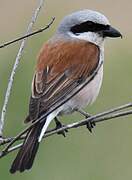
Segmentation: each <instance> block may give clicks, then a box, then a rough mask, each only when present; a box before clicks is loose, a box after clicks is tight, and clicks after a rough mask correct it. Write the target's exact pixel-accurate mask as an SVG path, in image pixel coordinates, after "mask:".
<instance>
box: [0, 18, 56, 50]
mask: <svg viewBox="0 0 132 180" xmlns="http://www.w3.org/2000/svg"><path fill="white" fill-rule="evenodd" d="M54 20H55V17H53V18H52V20H51V21H50V22H49V23H48V24H47V25H46V26H45V27H44V28H41V29H39V30H37V31H34V32H31V33H29V34H27V35H24V36H22V37H19V38H16V39H14V40H11V41H9V42H6V43H4V44H2V45H0V48H4V47H6V46H9V45H11V44H13V43H16V42H18V41H20V40H22V39H25V38H28V37H31V36H33V35H36V34H38V33H41V32H43V31H45V30H46V29H48V28H49V27H50V26H51V25H52V24H53V22H54Z"/></svg>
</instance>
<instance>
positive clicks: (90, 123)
mask: <svg viewBox="0 0 132 180" xmlns="http://www.w3.org/2000/svg"><path fill="white" fill-rule="evenodd" d="M95 126H96V124H95V122H94V121H92V120H89V121H88V122H87V123H86V127H87V129H88V130H89V132H90V133H92V129H93V128H94V127H95Z"/></svg>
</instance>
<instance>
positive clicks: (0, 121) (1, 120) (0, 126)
mask: <svg viewBox="0 0 132 180" xmlns="http://www.w3.org/2000/svg"><path fill="white" fill-rule="evenodd" d="M43 3H44V0H40V1H39V4H38V6H37V8H36V9H35V11H34V13H33V16H32V19H31V22H30V23H29V25H28V28H27V32H26V35H27V34H29V33H30V32H31V30H32V27H33V25H34V23H35V21H36V19H37V17H38V14H39V11H40V9H41V7H42V6H43ZM26 41H27V39H23V41H22V43H21V45H20V48H19V51H18V54H17V56H16V60H15V63H14V66H13V69H12V72H11V75H10V78H9V82H8V87H7V90H6V94H5V99H4V104H3V107H2V112H1V118H0V136H2V134H3V126H4V121H5V115H6V110H7V105H8V101H9V97H10V94H11V89H12V86H13V81H14V76H15V73H16V70H17V67H18V65H19V62H20V59H21V56H22V52H23V49H24V47H25V44H26Z"/></svg>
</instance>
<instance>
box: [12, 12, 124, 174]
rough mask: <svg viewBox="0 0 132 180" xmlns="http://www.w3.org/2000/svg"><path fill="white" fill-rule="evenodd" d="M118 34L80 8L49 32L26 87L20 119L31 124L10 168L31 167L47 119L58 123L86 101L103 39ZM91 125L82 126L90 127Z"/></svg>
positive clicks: (97, 78)
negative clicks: (27, 96) (26, 100)
mask: <svg viewBox="0 0 132 180" xmlns="http://www.w3.org/2000/svg"><path fill="white" fill-rule="evenodd" d="M107 37H110V38H118V37H122V34H121V33H120V32H119V31H118V30H117V29H115V28H113V27H112V26H111V24H110V22H109V20H108V19H107V17H106V16H105V15H103V14H102V13H100V12H97V11H93V10H89V9H84V10H78V11H75V12H72V13H71V14H69V15H67V16H65V17H64V18H63V19H62V21H61V22H60V24H59V25H58V27H57V30H56V31H55V33H54V35H53V36H52V37H51V38H50V39H49V40H48V41H47V42H45V43H44V45H43V46H42V48H41V50H40V52H39V55H38V57H37V65H36V68H35V73H34V75H33V80H32V85H31V96H30V102H29V115H28V116H27V117H26V119H25V123H33V122H35V121H37V119H38V118H41V117H42V116H43V117H44V118H42V119H41V121H39V122H37V123H36V124H35V126H33V127H32V128H31V129H29V131H28V132H27V134H26V137H25V139H24V141H23V144H22V147H21V148H20V150H19V151H18V154H17V156H16V158H15V160H14V161H13V163H12V165H11V168H10V172H11V173H15V172H16V171H20V172H23V171H25V170H29V169H31V168H32V165H33V162H34V159H35V156H36V153H37V151H38V148H39V144H40V142H41V140H42V138H43V136H44V134H45V132H46V130H47V128H48V126H49V124H50V123H51V121H53V120H55V122H56V128H58V127H61V126H63V125H62V124H61V122H60V121H59V118H58V117H59V116H63V115H64V114H67V115H68V114H71V113H73V112H79V113H81V114H83V115H85V116H86V117H88V116H89V114H88V113H85V112H84V111H83V108H84V107H86V106H87V105H90V104H92V103H93V102H94V101H95V100H96V98H97V96H98V94H99V91H100V88H101V84H102V79H103V62H104V41H105V39H106V38H107ZM94 125H95V124H94V123H92V121H91V122H89V123H88V124H87V128H88V129H89V130H90V132H91V131H92V128H93V127H94ZM61 133H62V134H63V135H65V132H61Z"/></svg>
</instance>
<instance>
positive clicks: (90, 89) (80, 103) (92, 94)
mask: <svg viewBox="0 0 132 180" xmlns="http://www.w3.org/2000/svg"><path fill="white" fill-rule="evenodd" d="M102 79H103V66H102V67H101V68H100V70H99V71H98V73H97V75H96V76H95V77H94V79H93V80H92V81H91V82H90V83H89V84H88V85H86V86H85V87H84V88H83V89H82V90H81V91H80V92H79V93H78V94H77V95H75V96H74V97H73V98H72V99H71V100H69V101H68V102H67V103H66V104H65V105H63V106H62V107H61V111H60V113H59V114H60V115H62V114H67V113H71V112H73V111H74V109H80V108H83V107H86V106H87V105H89V104H91V103H93V102H94V101H95V100H96V98H97V96H98V94H99V91H100V88H101V84H102Z"/></svg>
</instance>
